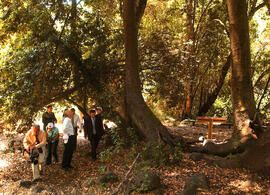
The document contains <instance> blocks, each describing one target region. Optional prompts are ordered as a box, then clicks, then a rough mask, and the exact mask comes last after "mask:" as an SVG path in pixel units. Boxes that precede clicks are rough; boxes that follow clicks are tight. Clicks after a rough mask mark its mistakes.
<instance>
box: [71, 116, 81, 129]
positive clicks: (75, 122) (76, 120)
mask: <svg viewBox="0 0 270 195" xmlns="http://www.w3.org/2000/svg"><path fill="white" fill-rule="evenodd" d="M73 127H79V129H82V124H81V120H80V117H79V115H78V114H74V115H73Z"/></svg>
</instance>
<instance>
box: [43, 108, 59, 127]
mask: <svg viewBox="0 0 270 195" xmlns="http://www.w3.org/2000/svg"><path fill="white" fill-rule="evenodd" d="M42 122H43V129H44V131H46V127H47V125H48V124H49V123H53V124H55V123H56V122H57V120H56V117H55V115H54V113H53V112H52V105H49V106H47V112H44V113H43V115H42Z"/></svg>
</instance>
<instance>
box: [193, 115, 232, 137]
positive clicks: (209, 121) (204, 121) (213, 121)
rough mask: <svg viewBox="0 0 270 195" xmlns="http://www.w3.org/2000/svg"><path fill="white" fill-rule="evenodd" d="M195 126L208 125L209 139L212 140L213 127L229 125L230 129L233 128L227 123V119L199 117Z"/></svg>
mask: <svg viewBox="0 0 270 195" xmlns="http://www.w3.org/2000/svg"><path fill="white" fill-rule="evenodd" d="M195 124H206V125H208V136H207V138H208V139H212V132H213V125H228V126H229V128H230V127H231V126H232V124H231V123H227V118H218V117H202V116H198V117H197V118H196V120H195Z"/></svg>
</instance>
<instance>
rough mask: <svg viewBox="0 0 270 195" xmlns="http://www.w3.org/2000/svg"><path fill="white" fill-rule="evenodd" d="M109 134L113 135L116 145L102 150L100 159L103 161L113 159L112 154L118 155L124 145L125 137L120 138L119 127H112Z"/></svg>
mask: <svg viewBox="0 0 270 195" xmlns="http://www.w3.org/2000/svg"><path fill="white" fill-rule="evenodd" d="M109 134H110V135H111V137H112V140H113V144H114V146H112V147H110V148H108V149H106V150H104V151H102V152H101V153H100V160H101V162H108V161H110V160H111V158H110V157H111V156H112V155H116V154H119V153H120V150H121V149H122V148H123V146H124V139H123V138H120V135H119V129H117V128H111V129H110V131H109Z"/></svg>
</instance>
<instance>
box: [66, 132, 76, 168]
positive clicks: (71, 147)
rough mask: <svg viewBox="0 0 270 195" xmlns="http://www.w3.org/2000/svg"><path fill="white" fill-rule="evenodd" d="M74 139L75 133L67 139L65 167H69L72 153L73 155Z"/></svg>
mask: <svg viewBox="0 0 270 195" xmlns="http://www.w3.org/2000/svg"><path fill="white" fill-rule="evenodd" d="M74 139H75V135H71V136H69V139H68V143H69V145H68V147H69V148H68V151H69V152H68V157H67V167H71V165H70V164H71V160H72V155H73V151H74Z"/></svg>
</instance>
